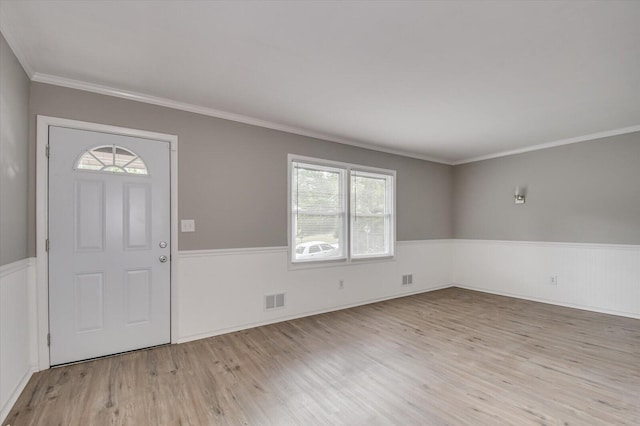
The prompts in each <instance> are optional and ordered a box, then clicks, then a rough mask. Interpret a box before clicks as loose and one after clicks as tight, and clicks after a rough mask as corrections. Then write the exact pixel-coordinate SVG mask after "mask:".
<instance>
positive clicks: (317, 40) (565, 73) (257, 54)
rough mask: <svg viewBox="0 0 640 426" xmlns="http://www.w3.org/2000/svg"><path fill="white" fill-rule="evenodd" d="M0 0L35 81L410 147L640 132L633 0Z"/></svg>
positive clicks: (487, 149)
mask: <svg viewBox="0 0 640 426" xmlns="http://www.w3.org/2000/svg"><path fill="white" fill-rule="evenodd" d="M1 7H2V9H1V16H0V28H1V29H2V32H3V34H4V35H5V37H6V39H7V40H8V42H9V43H10V45H11V46H12V48H13V49H14V50H15V52H16V55H17V56H18V57H19V59H20V61H21V62H22V63H23V65H24V66H25V68H26V69H27V72H29V73H30V74H31V77H32V78H33V79H34V80H36V81H48V82H53V83H56V84H63V85H70V86H75V87H84V88H89V89H91V90H96V91H100V90H102V91H103V92H111V89H115V90H117V92H112V93H115V94H117V95H120V96H124V97H134V98H138V99H142V100H146V101H150V102H154V103H160V104H163V103H164V104H167V105H174V106H178V107H182V108H185V109H191V110H195V111H201V112H204V113H210V114H211V115H218V116H223V117H228V118H232V119H237V120H239V121H246V122H252V123H258V124H262V125H265V126H267V127H273V128H281V129H285V130H292V131H294V132H297V133H302V134H310V135H322V137H324V138H327V139H331V140H337V141H346V142H348V143H353V144H356V145H357V144H360V145H362V144H365V145H369V146H372V147H377V148H379V149H382V150H387V151H391V152H404V153H408V154H409V155H413V156H416V157H420V158H435V159H438V160H440V161H443V162H448V163H459V162H464V161H466V160H469V159H472V158H477V157H483V156H493V155H498V154H499V153H504V152H507V151H514V150H516V151H517V150H526V149H531V147H533V146H536V145H540V144H547V145H553V144H560V143H563V142H571V141H575V140H579V139H585V138H589V137H590V136H585V135H592V134H601V135H604V134H613V133H616V132H618V133H620V132H624V131H629V130H640V127H639V125H640V2H638V1H620V2H618V1H595V2H594V1H583V2H577V1H560V2H503V1H496V2H494V1H483V2H457V1H447V2H433V1H430V2H415V1H412V2H399V1H376V2H373V1H371V2H355V1H351V2H347V1H341V2H334V1H316V2H311V1H298V2H289V1H286V2H280V1H275V2H274V1H270V2H261V1H259V2H246V1H245V2H219V1H218V2H204V1H181V2H177V1H173V2H168V1H127V2H124V1H51V0H49V1H6V0H2V3H1ZM65 79H66V80H65ZM69 79H70V80H69ZM71 80H74V81H71ZM86 83H89V84H86ZM96 85H98V86H100V87H98V86H96ZM109 88H110V89H109ZM170 101H175V103H171V102H170ZM630 127H631V129H628V128H630ZM620 129H622V130H620ZM625 129H626V130H625Z"/></svg>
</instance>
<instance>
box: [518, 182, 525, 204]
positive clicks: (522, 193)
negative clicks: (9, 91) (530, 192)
mask: <svg viewBox="0 0 640 426" xmlns="http://www.w3.org/2000/svg"><path fill="white" fill-rule="evenodd" d="M515 192H516V193H515V199H516V204H524V200H525V197H526V195H527V188H526V187H522V188H521V187H519V186H516V191H515Z"/></svg>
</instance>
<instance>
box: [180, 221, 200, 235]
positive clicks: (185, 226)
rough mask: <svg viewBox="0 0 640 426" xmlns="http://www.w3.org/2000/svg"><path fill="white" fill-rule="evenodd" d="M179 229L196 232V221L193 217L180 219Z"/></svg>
mask: <svg viewBox="0 0 640 426" xmlns="http://www.w3.org/2000/svg"><path fill="white" fill-rule="evenodd" d="M180 231H182V232H196V221H195V220H193V219H182V220H181V221H180Z"/></svg>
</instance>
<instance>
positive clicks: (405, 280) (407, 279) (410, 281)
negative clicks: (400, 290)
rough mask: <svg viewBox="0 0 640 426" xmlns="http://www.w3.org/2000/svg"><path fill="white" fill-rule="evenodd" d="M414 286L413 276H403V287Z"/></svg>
mask: <svg viewBox="0 0 640 426" xmlns="http://www.w3.org/2000/svg"><path fill="white" fill-rule="evenodd" d="M409 284H413V274H407V275H403V276H402V285H409Z"/></svg>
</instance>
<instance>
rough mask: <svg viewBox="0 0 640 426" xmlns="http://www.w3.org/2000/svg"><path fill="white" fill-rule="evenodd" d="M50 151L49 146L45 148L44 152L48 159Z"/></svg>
mask: <svg viewBox="0 0 640 426" xmlns="http://www.w3.org/2000/svg"><path fill="white" fill-rule="evenodd" d="M50 151H51V150H50V148H49V145H47V148H46V150H45V154H46V156H47V158H49V155H50V154H51V152H50Z"/></svg>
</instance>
